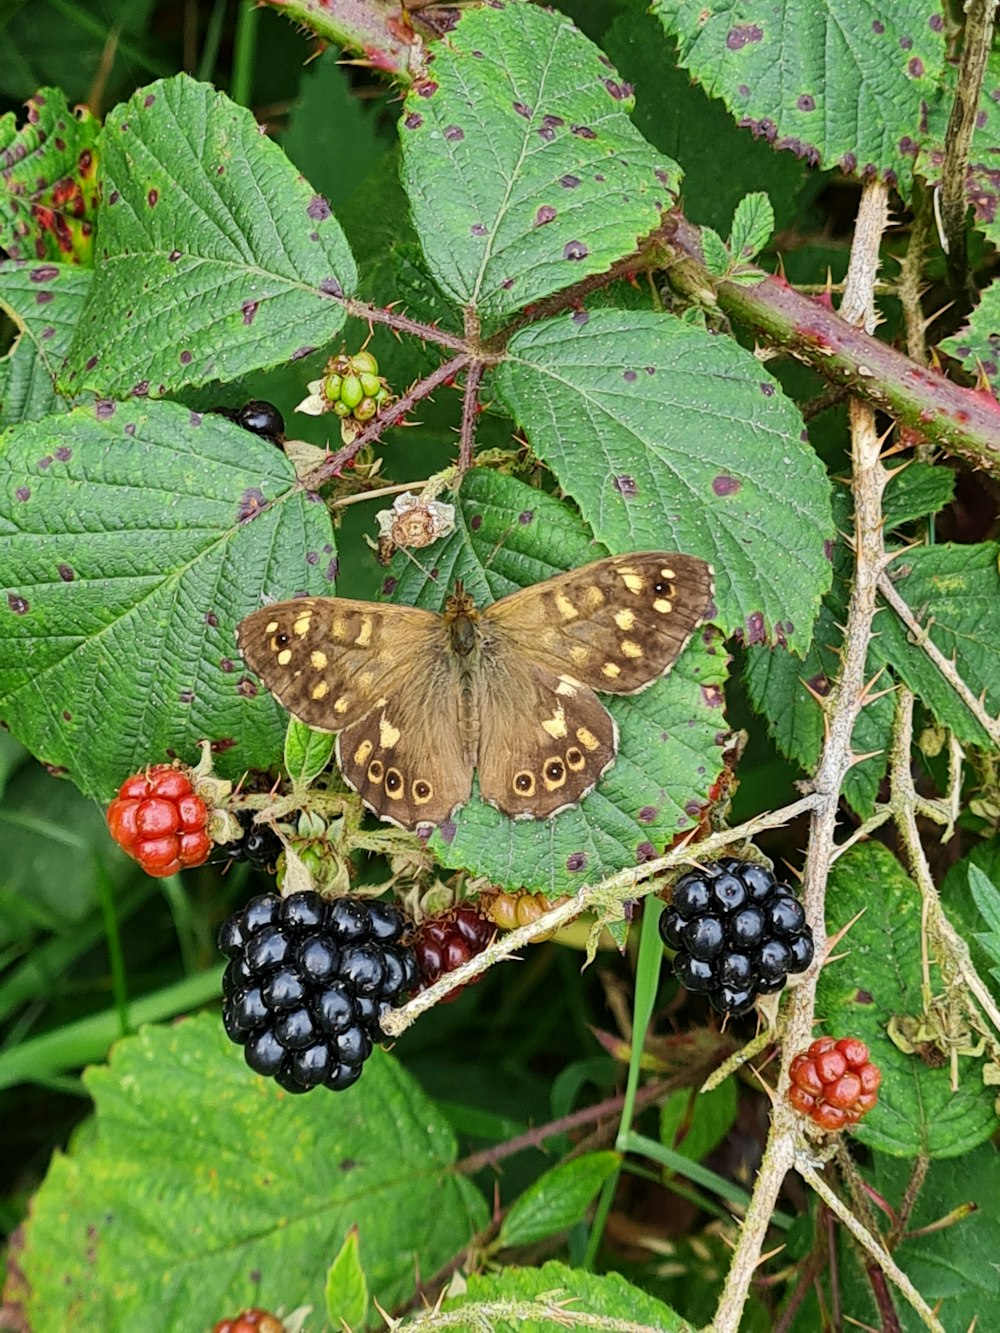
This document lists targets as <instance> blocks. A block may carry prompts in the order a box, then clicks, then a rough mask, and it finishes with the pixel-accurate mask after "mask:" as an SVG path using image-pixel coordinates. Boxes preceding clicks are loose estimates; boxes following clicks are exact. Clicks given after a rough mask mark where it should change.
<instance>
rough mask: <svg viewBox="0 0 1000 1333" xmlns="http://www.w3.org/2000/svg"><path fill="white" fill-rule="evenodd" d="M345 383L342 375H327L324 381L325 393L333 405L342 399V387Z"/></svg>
mask: <svg viewBox="0 0 1000 1333" xmlns="http://www.w3.org/2000/svg"><path fill="white" fill-rule="evenodd" d="M343 382H344V381H343V377H342V376H340V375H327V376H326V377H325V379H324V380H323V393H324V394H325V396H326V397H327V398H328V399H329V401H330V402H331V403H335V402H336V401H337V399H338V398H339V397H340V386H341V385H342V384H343Z"/></svg>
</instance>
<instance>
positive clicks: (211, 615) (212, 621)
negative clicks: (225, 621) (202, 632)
mask: <svg viewBox="0 0 1000 1333" xmlns="http://www.w3.org/2000/svg"><path fill="white" fill-rule="evenodd" d="M218 623H219V617H218V616H217V615H216V614H215V612H214V611H206V612H205V624H206V625H211V626H212V628H213V629H214V628H215V627H216V625H218Z"/></svg>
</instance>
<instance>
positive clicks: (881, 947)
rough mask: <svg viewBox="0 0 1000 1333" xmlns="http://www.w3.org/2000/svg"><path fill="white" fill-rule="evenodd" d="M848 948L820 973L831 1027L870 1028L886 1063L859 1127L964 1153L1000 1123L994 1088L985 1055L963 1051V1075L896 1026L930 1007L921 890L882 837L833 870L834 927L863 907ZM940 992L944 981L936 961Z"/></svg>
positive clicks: (878, 1140)
mask: <svg viewBox="0 0 1000 1333" xmlns="http://www.w3.org/2000/svg"><path fill="white" fill-rule="evenodd" d="M859 912H863V915H862V916H861V918H860V920H858V921H857V922H855V924H854V925H853V926H852V927H851V929H850V931H849V932H848V934H847V936H846V937H845V939H844V941H843V943H842V945H841V946H840V948H839V949H838V953H846V957H844V958H842V959H840V960H838V961H837V962H833V963H827V965H826V966H825V967H824V968H823V970H822V972H821V973H820V976H819V987H818V990H817V995H816V1012H817V1014H818V1015H820V1016H821V1019H822V1026H823V1030H824V1031H825V1032H827V1033H829V1034H830V1035H831V1036H837V1037H843V1036H847V1035H850V1036H852V1037H860V1038H861V1040H862V1041H863V1042H865V1043H866V1044H867V1046H868V1048H869V1050H870V1051H871V1055H872V1059H873V1060H874V1062H875V1063H876V1064H877V1065H878V1066H879V1068H880V1069H881V1070H882V1086H881V1088H880V1089H879V1097H878V1104H877V1105H876V1106H875V1108H874V1110H872V1111H871V1112H870V1113H869V1114H868V1115H867V1116H865V1118H864V1119H863V1120H862V1121H861V1122H860V1123H859V1124H858V1126H857V1128H856V1129H855V1130H854V1131H853V1132H854V1134H855V1136H856V1137H857V1138H858V1139H859V1140H860V1141H861V1142H862V1143H864V1144H866V1145H867V1146H868V1147H869V1148H874V1149H876V1150H878V1151H879V1152H885V1153H889V1154H890V1155H892V1156H894V1157H915V1156H916V1155H917V1154H918V1153H926V1154H928V1156H930V1157H959V1156H961V1154H962V1153H966V1152H969V1151H970V1150H971V1149H973V1148H975V1147H976V1146H977V1144H980V1143H982V1142H983V1141H984V1140H985V1139H988V1138H989V1137H990V1135H991V1134H992V1133H993V1132H994V1131H995V1129H996V1126H997V1121H996V1114H995V1112H994V1109H993V1094H992V1090H991V1089H990V1088H987V1087H984V1085H983V1080H982V1064H981V1062H980V1061H979V1060H974V1059H972V1058H969V1057H961V1058H960V1062H959V1072H960V1084H959V1088H958V1091H957V1092H953V1091H952V1088H951V1072H950V1070H949V1069H948V1068H947V1067H946V1066H945V1067H942V1068H939V1069H932V1068H930V1067H929V1066H928V1065H927V1064H925V1063H924V1061H923V1060H922V1059H921V1058H920V1056H919V1055H904V1053H903V1052H902V1051H901V1050H899V1049H898V1047H896V1046H895V1045H894V1044H893V1042H892V1041H891V1040H890V1038H889V1036H888V1034H887V1031H886V1028H887V1025H888V1023H889V1020H890V1019H891V1018H892V1017H893V1016H898V1015H918V1014H920V1013H921V1011H922V997H921V939H920V892H919V890H918V888H917V886H916V885H915V884H914V883H913V881H912V880H911V879H910V878H909V876H907V875H906V874H905V873H904V872H903V870H902V868H901V866H900V865H899V862H898V861H897V860H896V858H895V857H894V856H893V855H892V853H891V852H889V851H888V850H887V849H886V848H885V847H883V846H882V845H881V844H880V843H877V842H867V843H862V844H861V845H859V846H857V847H853V848H851V849H850V850H849V851H847V852H845V853H844V855H843V856H841V857H840V858H839V860H838V861H837V862H836V864H835V865H834V867H833V871H832V872H831V875H830V881H829V892H828V894H827V930H828V931H829V933H830V934H831V935H832V934H834V933H835V932H836V931H838V930H839V929H840V928H841V927H842V926H845V925H846V924H847V922H848V921H850V920H851V918H852V917H854V916H856V915H857V913H859ZM931 986H932V989H933V992H934V994H935V995H938V994H941V993H943V991H944V983H943V982H942V980H941V976H940V973H939V971H938V969H937V967H936V966H933V965H932V967H931Z"/></svg>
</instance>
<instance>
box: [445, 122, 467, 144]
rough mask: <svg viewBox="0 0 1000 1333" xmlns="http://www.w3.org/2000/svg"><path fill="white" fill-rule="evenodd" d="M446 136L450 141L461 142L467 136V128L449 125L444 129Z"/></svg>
mask: <svg viewBox="0 0 1000 1333" xmlns="http://www.w3.org/2000/svg"><path fill="white" fill-rule="evenodd" d="M444 137H445V138H446V139H447V140H448V142H449V143H461V142H462V140H463V139H464V138H465V130H463V129H462V127H461V125H448V126H447V127H446V128H445V131H444Z"/></svg>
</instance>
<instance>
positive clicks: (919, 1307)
mask: <svg viewBox="0 0 1000 1333" xmlns="http://www.w3.org/2000/svg"><path fill="white" fill-rule="evenodd" d="M795 1169H796V1171H798V1173H799V1175H800V1176H801V1177H802V1179H803V1180H804V1181H806V1183H807V1184H809V1185H811V1186H812V1188H813V1189H814V1190H815V1191H816V1193H817V1194H818V1195H819V1197H820V1198H821V1199H822V1200H823V1202H824V1203H825V1204H826V1206H827V1207H828V1208H829V1209H830V1211H831V1212H832V1213H835V1214H836V1215H837V1217H838V1218H839V1219H840V1221H841V1223H842V1224H843V1225H844V1226H845V1227H846V1228H847V1230H848V1231H849V1232H850V1233H851V1235H852V1236H853V1237H854V1239H855V1240H856V1241H857V1242H858V1244H859V1245H860V1246H861V1248H862V1249H863V1250H864V1252H865V1253H866V1254H867V1255H869V1256H870V1257H871V1258H872V1259H874V1260H875V1262H876V1264H878V1266H879V1268H880V1269H881V1270H882V1272H883V1273H884V1274H885V1275H886V1277H887V1278H888V1279H889V1280H890V1282H892V1283H893V1285H894V1286H895V1287H897V1288H898V1290H899V1291H900V1292H901V1293H902V1294H903V1295H904V1296H905V1297H906V1299H907V1300H908V1301H909V1303H910V1305H911V1306H912V1307H913V1309H914V1310H916V1312H917V1314H918V1315H919V1316H920V1318H921V1319H922V1320H923V1322H924V1324H925V1325H926V1326H927V1328H929V1329H932V1330H933V1331H934V1333H946V1330H945V1327H944V1325H943V1324H942V1323H941V1322H940V1321H939V1320H938V1318H937V1316H936V1315H935V1313H934V1311H933V1310H932V1309H931V1307H930V1306H929V1305H928V1304H927V1302H926V1301H925V1300H924V1298H923V1296H921V1294H920V1292H919V1291H917V1289H916V1287H915V1286H914V1285H913V1283H912V1282H911V1281H910V1279H909V1278H908V1277H907V1276H906V1274H905V1273H904V1272H903V1270H902V1269H901V1268H900V1267H899V1265H898V1264H897V1263H896V1261H895V1259H893V1257H892V1255H891V1254H890V1253H889V1252H888V1250H886V1249H884V1248H883V1246H882V1245H881V1244H880V1243H879V1241H878V1240H877V1239H876V1238H875V1237H874V1236H873V1235H872V1234H871V1232H870V1231H868V1229H867V1228H866V1227H863V1226H862V1225H861V1223H860V1222H859V1221H858V1220H857V1218H856V1217H855V1216H854V1214H853V1213H852V1212H851V1210H850V1209H849V1208H848V1207H847V1205H846V1204H845V1203H844V1202H843V1201H842V1200H841V1198H840V1196H839V1195H837V1194H836V1193H835V1192H834V1191H833V1190H832V1189H831V1188H830V1186H829V1185H828V1184H827V1183H826V1181H825V1180H824V1179H823V1177H822V1176H821V1175H819V1173H818V1172H817V1171H815V1170H814V1169H813V1167H812V1166H811V1165H810V1164H809V1163H808V1161H806V1160H805V1159H804V1158H799V1159H798V1160H797V1161H796V1162H795Z"/></svg>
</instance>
